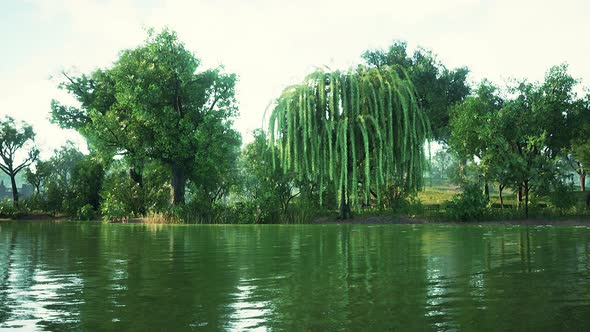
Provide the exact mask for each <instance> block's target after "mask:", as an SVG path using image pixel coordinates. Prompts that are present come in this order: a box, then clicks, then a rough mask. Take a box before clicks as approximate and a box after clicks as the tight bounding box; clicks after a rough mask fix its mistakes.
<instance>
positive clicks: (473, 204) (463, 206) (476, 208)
mask: <svg viewBox="0 0 590 332" xmlns="http://www.w3.org/2000/svg"><path fill="white" fill-rule="evenodd" d="M486 207H487V199H486V197H485V196H484V194H483V192H482V190H481V187H480V186H479V184H477V183H468V184H466V185H465V186H464V187H463V192H462V193H460V194H457V195H455V196H454V197H453V199H452V200H451V201H450V202H449V204H448V206H447V213H448V216H449V217H450V218H451V220H459V221H472V220H481V218H482V217H483V216H484V213H485V210H486Z"/></svg>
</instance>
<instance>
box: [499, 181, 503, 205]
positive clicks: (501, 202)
mask: <svg viewBox="0 0 590 332" xmlns="http://www.w3.org/2000/svg"><path fill="white" fill-rule="evenodd" d="M503 190H504V186H503V185H499V186H498V192H499V194H500V209H503V208H504V197H502V191H503Z"/></svg>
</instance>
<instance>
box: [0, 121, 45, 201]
mask: <svg viewBox="0 0 590 332" xmlns="http://www.w3.org/2000/svg"><path fill="white" fill-rule="evenodd" d="M34 140H35V132H34V131H33V127H31V125H29V124H27V123H24V122H21V123H17V122H16V121H15V120H14V119H13V118H11V117H5V118H4V120H0V170H2V172H4V173H6V175H8V176H9V177H10V182H11V187H12V201H13V204H14V205H15V206H16V205H17V204H18V198H19V197H18V189H17V187H16V176H17V174H18V173H19V172H20V171H22V170H23V169H25V168H26V167H27V166H29V165H30V164H31V163H33V162H34V161H35V160H36V159H37V157H38V156H39V150H38V149H37V148H36V147H35V146H34Z"/></svg>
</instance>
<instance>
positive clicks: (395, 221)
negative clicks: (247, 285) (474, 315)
mask: <svg viewBox="0 0 590 332" xmlns="http://www.w3.org/2000/svg"><path fill="white" fill-rule="evenodd" d="M311 224H316V225H338V224H344V225H348V224H350V225H444V226H588V227H590V218H575V217H570V218H566V219H556V220H549V219H531V218H529V219H514V220H488V221H434V220H427V219H423V218H419V217H410V216H360V217H355V218H354V219H352V220H339V219H336V218H331V217H321V218H316V219H315V220H314V221H313V222H312V223H311Z"/></svg>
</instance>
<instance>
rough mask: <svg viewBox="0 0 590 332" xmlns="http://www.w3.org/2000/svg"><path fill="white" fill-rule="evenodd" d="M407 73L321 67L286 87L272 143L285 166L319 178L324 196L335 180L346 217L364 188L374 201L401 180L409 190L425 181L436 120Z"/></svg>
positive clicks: (273, 124)
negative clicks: (420, 101) (425, 146)
mask: <svg viewBox="0 0 590 332" xmlns="http://www.w3.org/2000/svg"><path fill="white" fill-rule="evenodd" d="M400 72H401V73H402V75H400ZM403 72H404V71H403V70H401V71H400V68H398V67H397V66H392V67H389V66H387V67H382V68H380V69H375V68H373V69H370V68H366V67H362V66H361V67H358V68H356V69H355V70H350V71H348V72H338V71H337V72H324V71H321V70H320V71H316V72H314V73H312V74H310V75H309V76H307V78H306V79H305V81H304V82H303V83H301V84H299V85H295V86H291V87H289V88H287V89H286V90H285V91H284V92H283V93H282V94H281V96H280V97H279V98H278V100H277V101H276V105H275V107H274V109H273V111H272V113H271V115H270V127H269V131H270V145H271V148H273V151H274V148H275V144H276V150H277V152H278V154H279V156H280V158H279V160H280V163H281V167H282V168H283V169H284V170H285V171H287V170H293V171H294V172H295V173H296V174H298V176H299V178H300V179H301V178H306V179H308V180H310V181H314V182H316V183H318V184H319V188H320V202H321V200H322V192H323V191H324V190H325V186H327V185H332V186H334V189H335V191H336V192H339V193H340V200H341V206H342V208H343V217H345V216H344V209H345V207H346V206H347V205H348V200H349V198H348V197H349V196H350V195H351V194H352V196H351V203H352V205H353V206H358V205H359V202H360V201H359V193H361V192H363V193H364V198H365V199H364V201H365V203H368V201H369V196H370V195H372V194H374V196H375V198H376V199H377V201H380V200H381V194H380V191H381V190H382V189H383V188H387V187H389V186H390V185H393V184H395V183H398V184H399V183H401V184H402V186H403V187H404V188H405V189H406V190H416V189H417V188H419V187H420V185H421V179H422V166H423V164H424V149H423V144H424V142H425V140H426V139H427V138H428V137H429V126H428V121H427V118H426V116H425V114H424V113H423V112H422V111H421V109H420V108H419V107H418V101H417V97H416V94H415V89H414V86H413V85H412V83H411V81H410V80H409V79H408V77H407V76H406V75H403ZM273 160H274V159H273ZM359 185H360V187H359Z"/></svg>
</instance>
